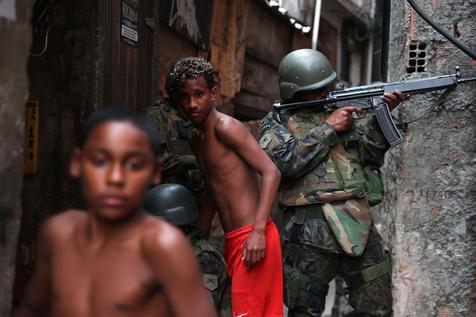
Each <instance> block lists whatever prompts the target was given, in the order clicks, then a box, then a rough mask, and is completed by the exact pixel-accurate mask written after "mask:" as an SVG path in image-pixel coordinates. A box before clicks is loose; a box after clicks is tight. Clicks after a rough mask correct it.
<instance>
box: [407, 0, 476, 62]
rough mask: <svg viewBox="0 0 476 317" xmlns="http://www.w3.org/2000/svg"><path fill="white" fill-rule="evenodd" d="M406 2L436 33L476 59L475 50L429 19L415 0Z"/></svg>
mask: <svg viewBox="0 0 476 317" xmlns="http://www.w3.org/2000/svg"><path fill="white" fill-rule="evenodd" d="M407 2H408V3H409V4H410V5H411V7H412V8H413V10H415V12H416V13H418V15H419V16H420V17H422V18H423V20H425V21H426V22H427V23H428V24H429V25H431V27H433V28H434V29H435V30H436V31H438V33H440V34H441V35H443V36H444V37H446V38H447V39H448V40H449V41H450V42H451V43H453V44H454V45H456V47H458V48H459V49H460V50H462V51H463V52H464V53H466V55H468V56H469V57H471V58H472V59H476V52H475V51H473V50H471V49H470V48H468V47H467V46H466V45H464V44H463V43H461V42H460V41H458V40H457V39H455V38H454V37H453V36H451V34H449V33H448V32H447V31H446V30H443V29H442V28H441V27H440V26H439V25H437V24H436V23H435V22H434V21H433V20H431V19H430V18H429V17H428V16H427V15H426V14H425V12H423V11H422V10H421V9H420V7H419V6H418V5H417V4H416V3H415V1H413V0H407Z"/></svg>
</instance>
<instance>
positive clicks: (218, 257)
mask: <svg viewBox="0 0 476 317" xmlns="http://www.w3.org/2000/svg"><path fill="white" fill-rule="evenodd" d="M188 237H189V239H190V241H191V243H192V247H193V249H194V251H195V254H196V256H197V260H198V263H199V265H200V270H201V271H202V277H203V285H204V286H205V288H206V289H207V290H208V293H209V295H210V297H211V298H212V300H213V304H214V305H215V308H216V310H217V312H218V313H219V316H221V317H225V316H227V317H228V316H230V312H231V310H230V305H231V284H230V279H229V277H228V273H227V266H226V262H225V258H224V257H223V254H222V253H221V252H220V251H219V250H218V249H217V248H216V247H215V246H213V245H212V244H211V243H210V242H208V241H207V240H205V239H201V238H200V236H199V234H198V231H197V230H195V231H192V232H190V233H188Z"/></svg>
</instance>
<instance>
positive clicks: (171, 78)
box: [164, 63, 175, 97]
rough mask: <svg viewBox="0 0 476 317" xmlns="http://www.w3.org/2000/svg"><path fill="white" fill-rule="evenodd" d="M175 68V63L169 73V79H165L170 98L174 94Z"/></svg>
mask: <svg viewBox="0 0 476 317" xmlns="http://www.w3.org/2000/svg"><path fill="white" fill-rule="evenodd" d="M174 67H175V63H173V64H171V65H170V68H169V72H168V73H167V78H165V87H164V88H165V90H166V91H167V94H168V95H169V97H172V94H173V93H174V85H175V76H174Z"/></svg>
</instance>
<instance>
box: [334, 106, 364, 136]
mask: <svg viewBox="0 0 476 317" xmlns="http://www.w3.org/2000/svg"><path fill="white" fill-rule="evenodd" d="M353 112H357V113H360V112H362V109H360V108H359V107H344V108H340V109H337V110H336V111H334V112H333V113H331V115H330V116H329V117H328V118H327V120H326V122H327V123H328V124H329V125H330V126H331V127H332V128H333V129H334V130H335V131H336V132H342V131H347V130H349V129H350V128H351V127H352V122H353V119H352V113H353Z"/></svg>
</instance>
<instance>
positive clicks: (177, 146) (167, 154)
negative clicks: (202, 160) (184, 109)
mask: <svg viewBox="0 0 476 317" xmlns="http://www.w3.org/2000/svg"><path fill="white" fill-rule="evenodd" d="M147 113H148V116H149V117H150V118H151V119H152V121H153V122H154V123H155V125H156V126H157V128H158V129H159V132H160V136H161V146H162V151H163V154H162V158H163V159H164V169H163V172H162V183H176V184H180V185H183V186H185V187H187V188H188V189H189V190H191V191H192V192H196V191H197V190H199V189H200V188H201V187H202V186H203V179H202V176H201V173H200V170H199V169H198V168H197V165H196V161H195V156H194V155H193V153H192V150H191V149H190V145H189V143H188V139H189V136H190V133H191V129H192V123H191V122H190V121H189V120H186V119H184V116H183V115H181V114H180V113H179V112H178V111H177V109H176V108H175V107H174V106H173V104H172V102H171V100H170V99H165V100H164V101H161V102H156V103H155V104H154V105H153V106H152V107H151V108H149V109H148V111H147Z"/></svg>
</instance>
